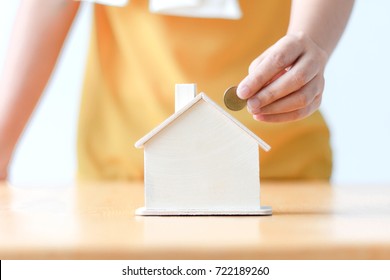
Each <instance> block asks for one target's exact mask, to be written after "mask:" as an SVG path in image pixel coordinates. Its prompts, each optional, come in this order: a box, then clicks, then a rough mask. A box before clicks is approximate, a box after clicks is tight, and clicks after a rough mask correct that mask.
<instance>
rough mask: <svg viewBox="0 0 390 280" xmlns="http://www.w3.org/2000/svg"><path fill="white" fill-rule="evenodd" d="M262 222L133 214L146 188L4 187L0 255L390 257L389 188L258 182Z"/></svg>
mask: <svg viewBox="0 0 390 280" xmlns="http://www.w3.org/2000/svg"><path fill="white" fill-rule="evenodd" d="M261 196H262V197H261V201H262V204H263V205H270V206H272V207H273V215H272V216H263V217H238V216H236V217H137V216H134V211H135V209H136V208H138V207H141V206H143V204H144V203H143V186H142V183H106V184H103V183H99V184H82V185H78V186H72V187H52V188H36V187H35V188H32V187H31V188H27V187H13V186H9V185H5V184H0V259H390V186H369V185H366V186H332V187H331V186H330V185H329V184H327V183H316V182H309V183H307V182H306V183H301V182H296V183H289V182H286V183H272V182H270V183H264V182H263V183H262V190H261Z"/></svg>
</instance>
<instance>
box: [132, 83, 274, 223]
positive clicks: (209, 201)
mask: <svg viewBox="0 0 390 280" xmlns="http://www.w3.org/2000/svg"><path fill="white" fill-rule="evenodd" d="M175 93H176V97H175V101H176V102H175V110H176V112H175V113H174V114H173V115H171V116H170V117H169V118H167V119H166V120H165V121H164V122H162V123H161V124H160V125H159V126H157V127H156V128H155V129H153V130H152V131H151V132H149V133H148V134H147V135H145V136H144V137H142V138H141V139H140V140H139V141H137V143H135V146H136V147H137V148H144V160H145V163H144V164H145V166H144V170H145V172H144V180H145V207H144V208H140V209H137V211H136V215H142V216H233V215H235V216H236V215H237V216H239V215H246V216H247V215H248V216H254V215H259V216H261V215H271V214H272V209H271V207H267V206H260V162H259V148H261V149H262V150H264V151H268V150H269V149H270V146H269V145H268V144H267V143H265V142H264V141H263V140H262V139H260V138H259V137H258V136H257V135H255V134H254V133H253V132H251V131H250V130H249V129H248V128H246V127H245V126H244V125H243V124H241V123H240V122H239V121H238V120H236V119H235V118H233V117H232V116H231V115H230V114H228V113H227V112H226V111H225V110H223V109H222V108H221V107H219V106H218V105H217V104H216V103H214V102H213V101H212V100H211V99H210V98H209V97H207V96H206V94H204V93H199V94H198V95H197V96H195V94H196V86H195V85H194V84H179V85H176V92H175Z"/></svg>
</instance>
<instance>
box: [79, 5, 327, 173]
mask: <svg viewBox="0 0 390 280" xmlns="http://www.w3.org/2000/svg"><path fill="white" fill-rule="evenodd" d="M240 5H241V9H242V12H243V17H242V19H240V20H225V19H201V18H188V17H176V16H165V15H158V14H152V13H150V12H149V10H148V1H144V0H131V1H130V3H129V5H127V6H125V7H108V6H102V5H95V7H94V21H93V28H92V29H93V30H92V37H91V43H90V49H89V57H88V64H87V71H86V78H85V84H84V89H83V96H82V102H81V112H80V121H79V128H78V177H79V179H82V180H142V178H143V150H138V149H136V148H134V143H135V141H136V140H138V139H139V138H140V137H142V136H143V135H145V134H146V133H148V132H149V131H150V130H151V129H152V128H154V127H155V126H157V125H158V124H160V123H161V122H162V121H164V120H165V119H166V118H167V117H168V116H170V115H171V114H172V113H173V112H174V85H175V84H176V83H196V84H197V85H198V90H199V91H203V92H205V93H206V94H207V95H208V96H210V97H211V98H212V99H213V100H214V101H216V102H217V103H219V104H220V105H221V106H223V105H222V104H223V102H222V95H223V92H224V90H225V89H226V88H228V87H229V86H232V85H237V84H238V83H239V82H240V80H241V79H242V78H244V77H245V76H246V74H247V71H248V66H249V64H250V62H251V61H252V60H253V59H254V58H255V57H257V56H258V55H259V54H261V53H262V52H263V51H264V50H265V49H266V48H267V47H269V46H270V45H272V44H273V43H275V42H276V41H277V40H278V39H279V38H281V37H282V36H283V35H284V34H285V32H286V29H287V25H288V20H289V12H290V1H289V0H272V1H271V0H258V1H253V0H242V1H240ZM230 113H232V112H230ZM232 115H233V116H234V117H236V118H237V119H238V120H240V121H241V122H242V123H243V124H244V125H246V126H247V127H248V128H249V129H250V130H252V131H253V132H255V133H256V134H257V135H259V136H260V137H261V138H262V139H264V140H265V141H266V142H267V143H269V144H270V145H271V146H272V150H271V151H270V152H269V153H263V152H261V160H260V161H261V172H260V174H261V177H262V178H263V179H329V177H330V175H331V169H332V154H331V149H330V145H329V131H328V128H327V126H326V124H325V122H324V120H323V118H322V116H321V114H320V113H319V112H316V113H315V114H313V115H312V116H310V117H309V118H306V119H304V120H301V121H297V122H289V123H284V124H267V123H259V122H257V121H254V120H253V119H252V116H251V115H250V114H249V113H248V112H247V111H246V110H242V111H240V112H237V113H232Z"/></svg>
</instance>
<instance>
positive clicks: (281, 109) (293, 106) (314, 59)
mask: <svg viewBox="0 0 390 280" xmlns="http://www.w3.org/2000/svg"><path fill="white" fill-rule="evenodd" d="M327 60H328V54H327V53H326V52H325V51H324V50H323V49H321V48H320V47H319V46H318V45H317V44H316V43H315V42H314V41H313V40H311V39H310V38H309V37H308V36H307V35H305V34H303V33H302V32H300V33H294V34H288V35H286V36H284V37H283V38H282V39H280V40H279V41H278V42H277V43H276V44H274V45H273V46H271V47H270V48H269V49H267V50H266V51H265V52H264V53H263V54H261V55H260V56H259V57H257V58H256V59H255V60H254V61H253V62H252V63H251V65H250V67H249V74H248V76H247V77H245V78H244V79H243V80H242V81H241V83H240V84H239V85H238V89H237V95H238V96H239V97H240V98H241V99H248V103H247V105H248V111H249V112H250V113H251V114H252V115H253V118H254V119H255V120H258V121H265V122H286V121H294V120H299V119H302V118H305V117H307V116H309V115H311V114H312V113H313V112H314V111H316V110H317V109H318V107H319V106H320V104H321V98H322V93H323V90H324V68H325V65H326V63H327Z"/></svg>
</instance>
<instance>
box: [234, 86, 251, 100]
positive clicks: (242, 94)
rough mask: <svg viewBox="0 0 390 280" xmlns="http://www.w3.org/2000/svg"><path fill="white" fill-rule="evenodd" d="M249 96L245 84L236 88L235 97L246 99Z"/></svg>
mask: <svg viewBox="0 0 390 280" xmlns="http://www.w3.org/2000/svg"><path fill="white" fill-rule="evenodd" d="M249 94H250V90H249V87H248V86H247V85H246V84H245V83H240V84H239V85H238V87H237V96H238V97H239V98H241V99H248V97H249Z"/></svg>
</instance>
